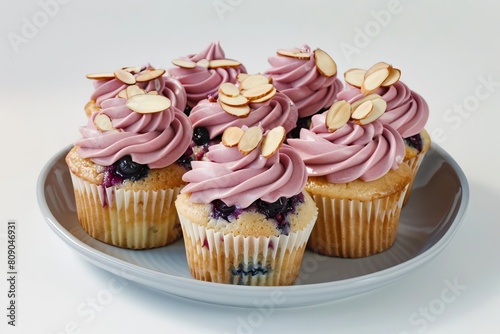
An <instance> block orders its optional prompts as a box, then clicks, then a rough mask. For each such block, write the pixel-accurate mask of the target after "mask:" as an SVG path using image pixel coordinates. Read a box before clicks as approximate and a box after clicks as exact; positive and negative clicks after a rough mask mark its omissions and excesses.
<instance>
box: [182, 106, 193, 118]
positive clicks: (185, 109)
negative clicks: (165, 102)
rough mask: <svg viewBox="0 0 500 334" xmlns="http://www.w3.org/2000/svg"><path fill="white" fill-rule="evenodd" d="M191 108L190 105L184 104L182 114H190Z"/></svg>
mask: <svg viewBox="0 0 500 334" xmlns="http://www.w3.org/2000/svg"><path fill="white" fill-rule="evenodd" d="M192 109H193V108H191V107H190V106H186V108H184V114H186V116H189V114H191V110H192Z"/></svg>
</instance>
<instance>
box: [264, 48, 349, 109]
mask: <svg viewBox="0 0 500 334" xmlns="http://www.w3.org/2000/svg"><path fill="white" fill-rule="evenodd" d="M297 50H298V51H300V52H306V53H309V54H310V58H309V59H296V58H292V57H286V56H280V55H276V56H272V57H269V58H268V61H269V63H270V65H271V68H270V69H268V70H267V71H266V72H265V74H266V75H269V76H271V77H272V79H273V85H274V86H275V87H276V89H277V90H279V91H280V92H282V93H284V94H286V95H287V96H288V97H290V99H292V101H293V102H294V103H295V104H296V105H297V108H298V109H299V117H300V118H303V117H307V116H311V115H313V114H315V113H317V112H319V111H320V110H322V109H324V108H328V107H330V106H331V105H332V104H333V102H334V101H335V97H336V96H337V93H338V92H339V91H340V90H341V89H342V88H343V84H342V82H341V81H340V80H339V79H338V78H337V75H334V76H332V77H329V78H327V77H325V76H324V75H322V74H321V73H319V72H318V70H317V69H316V64H315V60H314V51H312V50H311V48H310V47H309V46H308V45H304V46H302V48H300V49H297Z"/></svg>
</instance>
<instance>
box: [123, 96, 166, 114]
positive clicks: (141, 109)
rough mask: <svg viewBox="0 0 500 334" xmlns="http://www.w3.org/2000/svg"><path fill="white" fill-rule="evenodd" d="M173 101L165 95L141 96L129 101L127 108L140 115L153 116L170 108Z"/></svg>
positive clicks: (133, 97)
mask: <svg viewBox="0 0 500 334" xmlns="http://www.w3.org/2000/svg"><path fill="white" fill-rule="evenodd" d="M170 105H171V101H170V99H168V98H166V97H165V96H163V95H149V94H140V95H134V96H132V97H130V98H129V99H128V100H127V107H128V108H129V109H130V110H132V111H135V112H137V113H139V114H151V113H157V112H161V111H163V110H166V109H168V108H170Z"/></svg>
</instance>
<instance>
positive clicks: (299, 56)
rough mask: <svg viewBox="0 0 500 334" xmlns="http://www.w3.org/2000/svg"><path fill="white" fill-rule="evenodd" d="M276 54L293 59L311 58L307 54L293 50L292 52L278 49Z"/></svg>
mask: <svg viewBox="0 0 500 334" xmlns="http://www.w3.org/2000/svg"><path fill="white" fill-rule="evenodd" d="M276 54H278V55H279V56H284V57H290V58H295V59H303V60H307V59H310V58H311V55H310V54H309V53H307V52H302V51H300V50H299V49H293V50H289V49H278V51H276Z"/></svg>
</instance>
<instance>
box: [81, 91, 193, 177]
mask: <svg viewBox="0 0 500 334" xmlns="http://www.w3.org/2000/svg"><path fill="white" fill-rule="evenodd" d="M126 101H127V100H126V99H122V98H112V99H108V100H105V101H104V102H103V103H102V110H100V111H99V112H95V113H94V114H92V115H91V116H90V118H89V120H88V123H87V125H86V126H84V127H81V128H80V133H81V134H82V136H83V138H82V139H80V140H78V141H77V142H76V143H75V145H76V146H79V151H78V153H79V154H80V156H81V157H82V158H89V159H91V160H92V161H93V162H94V163H96V164H99V165H102V166H109V165H111V164H113V163H114V162H116V161H118V160H119V159H120V158H122V157H123V156H125V155H130V156H131V158H132V160H133V161H135V162H136V163H139V164H147V165H148V166H149V167H150V168H163V167H166V166H169V165H171V164H172V163H174V162H175V161H176V160H177V159H179V158H180V157H181V156H182V154H184V152H185V151H186V150H187V149H188V147H189V145H190V143H191V137H192V135H193V130H192V127H191V123H190V122H189V119H188V118H187V116H186V115H185V114H184V113H183V112H182V111H180V110H179V109H176V108H175V107H170V108H169V109H167V110H164V111H162V112H158V113H152V114H139V113H136V112H134V111H132V110H130V109H129V108H128V107H127V106H126ZM100 114H104V115H107V116H108V117H109V118H110V119H111V121H112V123H113V127H114V128H115V129H116V130H110V131H106V132H101V131H99V130H98V129H97V128H96V126H95V125H94V119H95V118H96V117H97V116H98V115H100Z"/></svg>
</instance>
